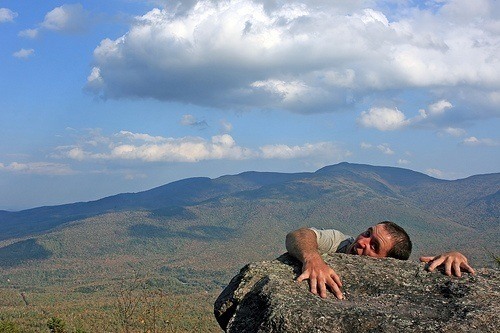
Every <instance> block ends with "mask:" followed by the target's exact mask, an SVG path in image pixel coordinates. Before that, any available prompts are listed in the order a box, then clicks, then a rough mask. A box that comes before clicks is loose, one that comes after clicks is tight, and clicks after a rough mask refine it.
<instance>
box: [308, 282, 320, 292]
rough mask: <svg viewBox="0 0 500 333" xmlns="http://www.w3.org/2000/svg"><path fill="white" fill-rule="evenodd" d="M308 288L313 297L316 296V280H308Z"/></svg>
mask: <svg viewBox="0 0 500 333" xmlns="http://www.w3.org/2000/svg"><path fill="white" fill-rule="evenodd" d="M309 288H310V290H311V292H312V293H313V294H314V295H317V294H318V281H317V280H316V279H309Z"/></svg>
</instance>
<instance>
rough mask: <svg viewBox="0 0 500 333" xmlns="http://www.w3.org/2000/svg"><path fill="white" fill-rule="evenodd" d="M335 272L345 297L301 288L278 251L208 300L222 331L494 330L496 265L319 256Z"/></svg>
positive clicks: (499, 300) (294, 267)
mask: <svg viewBox="0 0 500 333" xmlns="http://www.w3.org/2000/svg"><path fill="white" fill-rule="evenodd" d="M325 261H326V262H327V263H328V264H329V265H330V266H331V267H332V268H333V269H334V270H335V271H336V272H337V273H338V274H339V275H340V277H341V279H342V282H343V285H344V287H343V291H344V294H345V297H346V299H345V300H338V299H336V298H335V297H333V295H330V297H328V298H326V299H321V298H320V297H318V296H316V295H313V294H311V293H310V292H309V289H308V284H307V282H306V281H304V282H302V283H298V282H296V281H295V279H296V277H297V276H298V275H299V274H300V270H301V266H300V263H299V262H298V261H296V260H295V259H293V258H292V257H290V256H289V255H288V254H285V255H283V256H281V257H279V258H277V259H276V260H273V261H264V262H260V263H252V264H249V265H247V266H245V267H244V268H243V269H241V271H240V273H239V274H238V275H236V276H235V277H234V278H233V279H232V280H231V282H230V283H229V285H228V286H227V287H226V289H224V291H223V292H222V293H221V294H220V296H219V297H218V299H217V300H216V302H215V317H216V319H217V321H218V322H219V324H220V326H221V327H222V329H223V330H224V331H226V332H229V333H236V332H237V333H245V332H266V333H267V332H290V333H292V332H297V333H299V332H496V331H497V330H498V328H499V327H500V319H499V317H500V316H499V313H500V297H499V295H500V288H499V287H500V282H499V277H498V273H499V271H498V270H495V269H478V270H476V275H470V274H465V276H463V277H462V278H460V279H459V278H455V277H448V276H446V275H444V274H442V272H438V271H435V272H432V273H431V272H427V271H425V270H424V265H423V264H420V263H417V262H412V261H400V260H395V259H390V258H384V259H374V258H369V257H360V256H353V255H345V254H335V255H333V256H326V257H325Z"/></svg>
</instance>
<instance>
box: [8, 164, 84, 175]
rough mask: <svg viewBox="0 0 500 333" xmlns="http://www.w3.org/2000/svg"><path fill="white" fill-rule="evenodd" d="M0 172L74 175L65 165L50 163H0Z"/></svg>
mask: <svg viewBox="0 0 500 333" xmlns="http://www.w3.org/2000/svg"><path fill="white" fill-rule="evenodd" d="M0 171H7V172H12V173H22V174H36V175H55V176H66V175H73V174H75V171H74V170H72V169H71V168H70V167H69V166H68V165H66V164H60V163H50V162H30V163H19V162H12V163H10V164H8V165H5V164H3V163H0Z"/></svg>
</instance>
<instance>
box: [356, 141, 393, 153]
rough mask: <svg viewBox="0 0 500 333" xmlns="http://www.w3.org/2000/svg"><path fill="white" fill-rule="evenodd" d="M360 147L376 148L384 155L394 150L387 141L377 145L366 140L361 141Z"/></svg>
mask: <svg viewBox="0 0 500 333" xmlns="http://www.w3.org/2000/svg"><path fill="white" fill-rule="evenodd" d="M360 147H361V149H377V150H378V151H381V152H382V153H383V154H385V155H393V154H394V150H392V149H391V147H390V145H389V144H388V143H381V144H379V145H376V146H374V145H372V144H371V143H368V142H361V144H360Z"/></svg>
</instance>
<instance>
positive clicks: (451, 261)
mask: <svg viewBox="0 0 500 333" xmlns="http://www.w3.org/2000/svg"><path fill="white" fill-rule="evenodd" d="M420 261H422V262H426V263H428V265H427V267H426V269H427V270H428V271H429V272H432V271H434V269H435V268H436V267H438V266H441V265H444V272H445V274H446V275H448V276H452V275H455V276H458V277H461V276H462V270H464V271H467V272H469V273H471V274H475V272H474V269H473V268H472V267H471V266H469V263H468V262H467V257H465V256H464V255H463V254H462V253H460V252H446V253H443V254H441V255H438V256H435V257H420Z"/></svg>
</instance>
